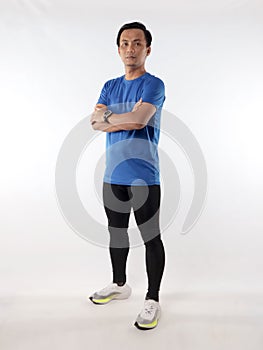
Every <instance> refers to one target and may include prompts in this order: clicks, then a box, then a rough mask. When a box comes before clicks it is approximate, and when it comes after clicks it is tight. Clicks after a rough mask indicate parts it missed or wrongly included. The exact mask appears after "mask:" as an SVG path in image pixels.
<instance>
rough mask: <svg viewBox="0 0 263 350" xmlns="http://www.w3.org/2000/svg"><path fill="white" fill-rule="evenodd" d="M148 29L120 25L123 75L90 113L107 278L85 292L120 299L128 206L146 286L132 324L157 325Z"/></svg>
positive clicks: (97, 298) (154, 89)
mask: <svg viewBox="0 0 263 350" xmlns="http://www.w3.org/2000/svg"><path fill="white" fill-rule="evenodd" d="M151 41H152V36H151V33H150V32H149V31H148V30H147V29H146V27H145V26H144V25H143V24H142V23H139V22H132V23H128V24H125V25H123V26H122V27H121V28H120V30H119V32H118V35H117V46H118V53H119V55H120V57H121V59H122V61H123V63H124V67H125V75H123V76H121V77H118V78H116V79H112V80H109V81H107V82H106V83H105V85H104V87H103V89H102V91H101V95H100V98H99V100H98V103H97V105H96V107H95V110H94V112H93V113H92V116H91V125H92V127H93V129H94V130H100V131H103V132H106V137H107V150H106V170H105V175H104V182H103V202H104V208H105V212H106V215H107V218H108V229H109V234H110V247H109V251H110V258H111V263H112V271H113V281H112V283H110V284H109V285H108V286H106V287H105V288H103V289H102V290H100V291H98V292H95V293H94V294H93V295H92V296H90V300H91V301H92V302H93V303H95V304H100V305H101V304H106V303H108V302H110V301H111V300H113V299H117V300H119V299H126V298H128V297H129V296H130V294H131V288H130V287H129V286H128V284H127V283H126V261H127V256H128V252H129V237H128V233H127V230H128V225H129V217H130V212H131V209H133V211H134V216H135V220H136V224H137V226H138V228H139V231H140V233H141V236H142V239H143V241H144V245H145V249H146V271H147V277H148V291H147V294H146V297H145V301H144V305H143V309H142V311H141V312H140V313H139V315H138V316H137V319H136V321H135V326H136V327H137V328H139V329H142V330H147V329H152V328H154V327H156V326H157V324H158V320H159V318H160V312H161V308H160V304H159V289H160V284H161V279H162V275H163V270H164V264H165V252H164V247H163V243H162V240H161V236H160V227H159V207H160V178H159V159H158V150H157V148H158V141H159V133H160V117H161V109H162V106H163V103H164V100H165V95H164V84H163V82H162V81H161V80H160V79H159V78H157V77H155V76H153V75H151V74H149V73H148V72H146V69H145V61H146V58H147V57H148V56H149V54H150V52H151Z"/></svg>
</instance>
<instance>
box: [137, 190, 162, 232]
mask: <svg viewBox="0 0 263 350" xmlns="http://www.w3.org/2000/svg"><path fill="white" fill-rule="evenodd" d="M132 193H133V197H132V206H133V208H134V216H135V220H136V223H137V225H138V226H141V225H143V227H144V229H146V230H148V229H154V230H158V231H159V210H160V197H161V189H160V185H152V186H133V188H132Z"/></svg>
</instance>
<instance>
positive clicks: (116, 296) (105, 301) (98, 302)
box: [89, 291, 131, 305]
mask: <svg viewBox="0 0 263 350" xmlns="http://www.w3.org/2000/svg"><path fill="white" fill-rule="evenodd" d="M130 295H131V291H130V292H129V293H126V294H124V295H122V294H113V295H111V296H109V297H105V298H103V299H94V298H93V297H92V296H91V297H89V299H90V300H91V301H92V302H93V304H96V305H105V304H108V303H109V302H111V301H112V300H124V299H128V298H129V297H130Z"/></svg>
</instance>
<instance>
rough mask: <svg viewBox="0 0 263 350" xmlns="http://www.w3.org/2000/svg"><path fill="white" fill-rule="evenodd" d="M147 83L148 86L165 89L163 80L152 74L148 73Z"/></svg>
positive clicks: (146, 76)
mask: <svg viewBox="0 0 263 350" xmlns="http://www.w3.org/2000/svg"><path fill="white" fill-rule="evenodd" d="M145 83H146V84H151V85H152V84H153V85H154V86H156V87H159V88H164V82H163V81H162V79H160V78H158V77H156V76H155V75H153V74H150V73H148V72H147V73H146V75H145Z"/></svg>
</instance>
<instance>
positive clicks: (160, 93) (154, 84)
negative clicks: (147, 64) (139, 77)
mask: <svg viewBox="0 0 263 350" xmlns="http://www.w3.org/2000/svg"><path fill="white" fill-rule="evenodd" d="M142 101H143V102H148V103H151V104H153V105H154V106H155V107H156V108H157V109H158V108H160V107H162V106H163V103H164V101H165V87H164V83H163V81H162V80H161V79H159V78H156V77H154V78H151V79H149V80H147V81H146V82H145V85H144V88H143V93H142Z"/></svg>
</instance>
